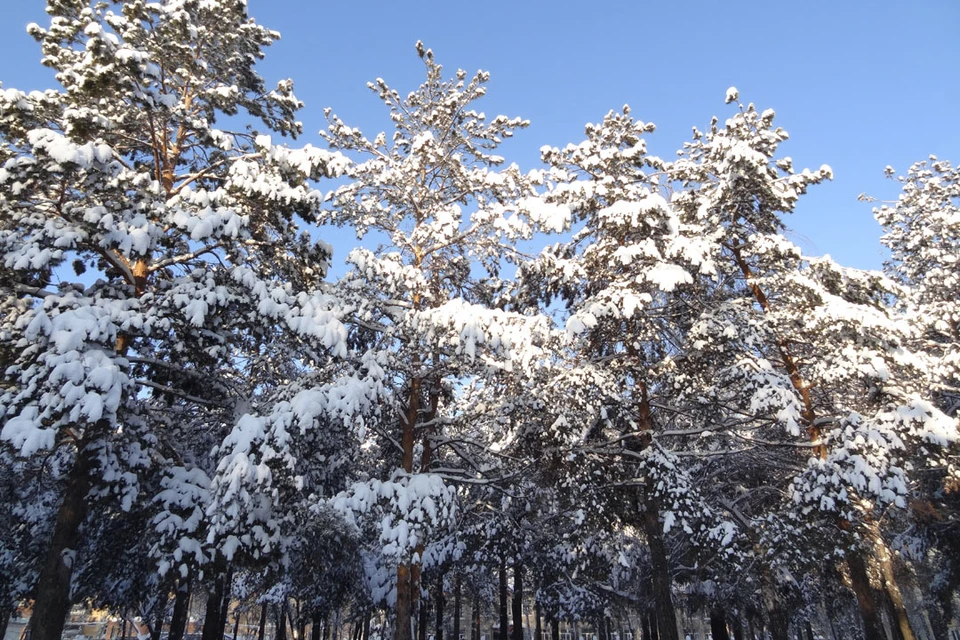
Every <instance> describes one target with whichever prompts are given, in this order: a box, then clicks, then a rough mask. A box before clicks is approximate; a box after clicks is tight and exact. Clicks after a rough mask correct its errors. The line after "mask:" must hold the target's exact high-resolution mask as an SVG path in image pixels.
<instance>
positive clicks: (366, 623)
mask: <svg viewBox="0 0 960 640" xmlns="http://www.w3.org/2000/svg"><path fill="white" fill-rule="evenodd" d="M371 615H372V614H371V613H370V610H369V609H367V610H366V611H365V612H364V614H363V640H370V616H371Z"/></svg>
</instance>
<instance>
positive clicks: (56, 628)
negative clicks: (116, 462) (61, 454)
mask: <svg viewBox="0 0 960 640" xmlns="http://www.w3.org/2000/svg"><path fill="white" fill-rule="evenodd" d="M85 441H86V438H83V439H82V440H81V445H80V447H81V450H80V451H78V452H77V459H76V461H75V462H74V464H73V468H72V469H71V470H70V474H69V476H68V477H67V487H66V490H65V491H64V495H63V502H61V503H60V507H59V508H58V509H57V516H56V521H55V524H54V528H53V536H52V538H51V540H50V547H49V548H48V549H47V553H46V560H45V561H44V564H43V569H41V571H40V576H39V578H38V579H37V597H36V600H35V601H34V603H33V614H32V615H31V616H30V623H29V637H30V638H31V640H60V638H61V636H62V635H63V625H64V623H65V622H66V620H67V615H68V614H69V613H70V577H71V574H72V573H73V562H74V560H75V559H76V549H77V545H78V542H79V541H80V535H79V534H80V525H81V524H83V520H84V518H85V517H86V515H87V501H86V498H87V493H88V492H89V491H90V470H91V468H92V460H91V458H92V455H93V454H91V453H89V452H87V451H86V448H85V446H84V444H85Z"/></svg>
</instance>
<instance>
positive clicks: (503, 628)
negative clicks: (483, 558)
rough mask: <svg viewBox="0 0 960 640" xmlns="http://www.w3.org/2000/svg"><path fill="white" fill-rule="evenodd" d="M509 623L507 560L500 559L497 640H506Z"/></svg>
mask: <svg viewBox="0 0 960 640" xmlns="http://www.w3.org/2000/svg"><path fill="white" fill-rule="evenodd" d="M509 628H510V621H509V620H508V619H507V560H506V558H500V630H499V631H498V632H497V640H507V629H509Z"/></svg>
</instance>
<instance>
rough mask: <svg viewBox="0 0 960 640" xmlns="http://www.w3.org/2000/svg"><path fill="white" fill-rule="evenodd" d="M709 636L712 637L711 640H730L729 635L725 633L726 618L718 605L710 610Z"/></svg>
mask: <svg viewBox="0 0 960 640" xmlns="http://www.w3.org/2000/svg"><path fill="white" fill-rule="evenodd" d="M710 635H711V636H713V640H730V633H729V632H728V631H727V617H726V616H725V615H724V613H723V608H722V607H720V605H714V606H713V607H711V608H710Z"/></svg>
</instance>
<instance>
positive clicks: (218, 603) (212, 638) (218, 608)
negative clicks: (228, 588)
mask: <svg viewBox="0 0 960 640" xmlns="http://www.w3.org/2000/svg"><path fill="white" fill-rule="evenodd" d="M223 583H224V576H223V574H222V573H220V574H218V575H217V577H216V579H215V580H214V581H213V590H212V591H210V594H209V596H208V597H207V607H206V611H205V613H204V616H203V631H202V632H201V634H200V640H222V638H221V636H222V635H223V618H222V617H221V615H222V607H223V591H224V586H223Z"/></svg>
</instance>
